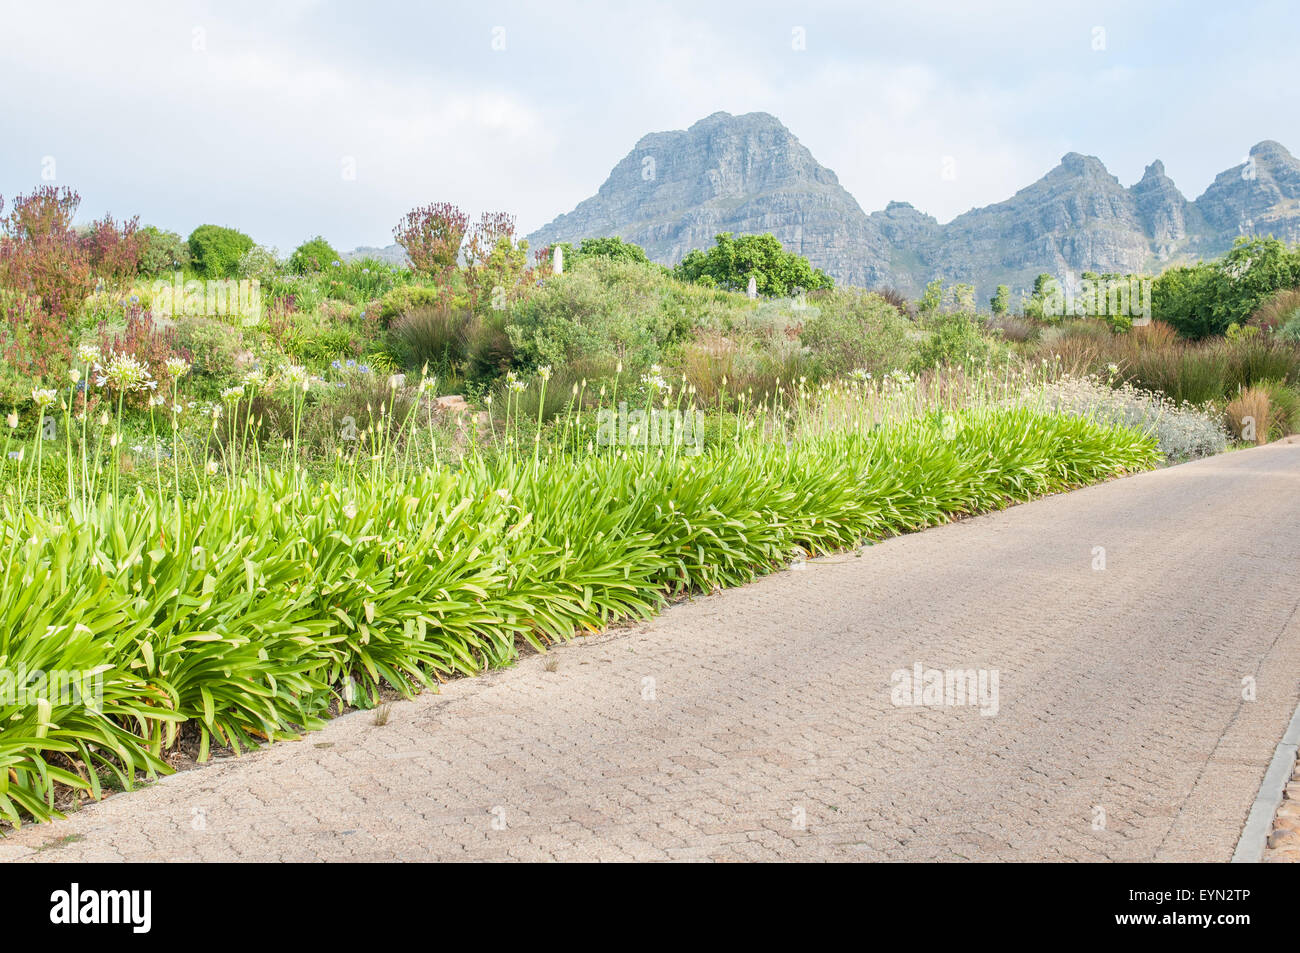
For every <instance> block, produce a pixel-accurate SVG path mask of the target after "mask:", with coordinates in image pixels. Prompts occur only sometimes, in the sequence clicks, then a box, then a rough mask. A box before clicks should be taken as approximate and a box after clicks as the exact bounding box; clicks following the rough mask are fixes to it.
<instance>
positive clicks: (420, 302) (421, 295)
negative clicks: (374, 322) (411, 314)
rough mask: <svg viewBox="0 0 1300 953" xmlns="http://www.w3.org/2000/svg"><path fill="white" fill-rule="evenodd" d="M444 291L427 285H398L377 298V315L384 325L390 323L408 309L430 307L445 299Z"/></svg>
mask: <svg viewBox="0 0 1300 953" xmlns="http://www.w3.org/2000/svg"><path fill="white" fill-rule="evenodd" d="M445 297H446V295H445V292H444V291H443V289H441V288H433V287H430V286H429V285H418V284H409V285H398V286H397V287H396V288H393V289H391V290H389V291H387V292H385V294H384V296H383V297H382V298H381V299H380V300H379V317H380V320H381V322H382V323H383V325H384V326H385V327H387V326H388V325H390V324H391V323H392V321H393V319H394V318H397V317H400V316H401V315H403V314H406V313H407V312H408V311H414V310H415V309H416V308H430V307H433V306H435V305H437V304H438V303H439V302H442V301H444V300H445Z"/></svg>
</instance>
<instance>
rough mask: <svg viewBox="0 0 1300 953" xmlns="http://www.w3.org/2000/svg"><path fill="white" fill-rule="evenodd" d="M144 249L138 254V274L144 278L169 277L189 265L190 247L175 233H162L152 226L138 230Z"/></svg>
mask: <svg viewBox="0 0 1300 953" xmlns="http://www.w3.org/2000/svg"><path fill="white" fill-rule="evenodd" d="M140 234H141V235H142V236H143V237H144V247H143V249H142V250H141V253H140V274H141V275H143V276H144V277H146V278H160V277H167V276H170V275H171V273H172V272H174V271H184V270H185V269H186V268H188V267H189V265H190V246H189V245H187V244H186V243H185V239H183V238H181V237H180V236H179V235H177V234H176V233H175V232H164V231H162V230H161V229H159V228H155V227H154V226H153V225H146V226H145V227H144V228H142V229H140Z"/></svg>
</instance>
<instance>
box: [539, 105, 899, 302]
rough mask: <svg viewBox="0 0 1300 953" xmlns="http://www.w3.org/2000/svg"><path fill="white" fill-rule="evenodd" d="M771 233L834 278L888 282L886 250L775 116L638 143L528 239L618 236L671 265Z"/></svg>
mask: <svg viewBox="0 0 1300 953" xmlns="http://www.w3.org/2000/svg"><path fill="white" fill-rule="evenodd" d="M724 231H730V232H736V233H737V234H744V233H753V232H760V233H761V232H771V233H772V234H773V235H775V236H776V237H777V238H779V239H780V240H781V243H782V244H783V245H785V247H786V248H788V249H790V250H792V251H797V252H798V253H799V254H801V255H807V256H808V257H809V258H811V259H813V261H814V262H815V263H816V264H817V265H818V266H819V267H821V268H823V269H825V270H826V271H828V272H830V273H833V274H834V275H835V277H836V280H838V281H841V282H848V283H851V284H865V285H872V284H877V283H879V282H881V281H885V280H888V278H889V275H890V272H889V270H888V268H887V266H888V263H889V246H888V243H887V242H886V241H885V239H884V236H883V235H882V234H881V232H880V230H879V228H878V227H877V226H876V225H874V224H873V223H872V222H871V221H870V220H869V219H868V218H867V216H866V214H865V213H864V212H863V211H862V209H861V208H860V207H859V206H858V203H857V201H856V200H855V199H854V198H853V196H852V195H850V194H849V193H848V192H847V191H846V190H845V189H844V187H843V186H842V185H840V182H839V179H837V178H836V177H835V173H834V172H832V171H831V170H830V169H828V168H826V167H825V166H823V165H822V164H821V163H819V162H818V161H817V160H816V159H814V158H813V156H812V153H810V152H809V151H808V150H807V148H805V147H804V146H803V144H802V143H800V142H799V140H798V139H796V138H795V137H794V135H793V134H792V133H791V132H790V130H788V129H786V128H785V126H783V125H782V124H781V123H780V122H779V121H778V120H777V119H776V118H775V117H773V116H769V115H767V114H766V113H750V114H749V115H746V116H732V115H730V114H728V113H724V112H719V113H714V114H713V115H712V116H709V117H707V118H705V119H701V120H700V121H699V122H697V123H696V124H695V125H693V126H691V128H690V129H687V130H686V131H684V132H683V131H676V132H655V133H651V134H650V135H648V136H645V137H643V138H642V139H641V141H640V142H638V143H637V144H636V146H635V147H634V148H633V149H632V151H631V152H629V153H628V154H627V156H626V157H625V158H624V159H623V160H622V161H621V162H619V164H618V165H616V166H615V167H614V171H613V172H611V173H610V175H609V178H608V179H606V180H605V183H604V184H603V185H602V186H601V187H600V190H599V191H598V192H597V193H596V194H595V195H594V196H592V197H591V198H589V199H587V200H586V201H584V202H580V203H579V204H578V207H577V208H575V209H574V210H573V211H572V212H569V213H568V214H567V215H561V216H560V217H559V218H557V219H556V220H555V221H553V222H551V223H550V224H549V225H547V226H545V227H543V228H541V229H539V230H538V231H536V232H534V233H533V234H532V235H529V236H528V240H529V243H530V244H531V245H532V246H533V247H534V248H537V247H544V246H546V245H549V244H551V243H552V242H555V241H566V240H568V241H572V240H581V239H583V238H588V237H592V236H600V235H619V236H620V237H622V238H623V239H625V240H627V241H633V242H636V244H638V245H641V246H642V247H643V248H645V250H646V253H647V254H648V255H650V257H651V258H653V259H654V260H656V261H661V262H664V263H667V264H672V263H675V262H677V261H679V260H680V259H681V258H682V257H683V256H684V255H685V254H686V253H687V252H688V251H691V250H692V249H695V248H703V247H707V246H709V245H712V244H713V238H714V236H715V235H717V234H718V233H719V232H724Z"/></svg>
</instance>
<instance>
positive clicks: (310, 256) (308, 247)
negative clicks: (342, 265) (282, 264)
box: [289, 235, 339, 275]
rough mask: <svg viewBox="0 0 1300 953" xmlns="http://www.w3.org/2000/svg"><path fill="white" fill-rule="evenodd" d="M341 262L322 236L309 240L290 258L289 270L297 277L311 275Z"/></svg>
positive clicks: (295, 250) (337, 254)
mask: <svg viewBox="0 0 1300 953" xmlns="http://www.w3.org/2000/svg"><path fill="white" fill-rule="evenodd" d="M336 261H339V253H338V252H336V251H335V250H334V247H333V246H332V245H330V243H329V242H327V241H325V239H324V238H322V237H321V236H320V235H317V236H316V237H315V238H309V239H308V240H307V241H305V242H303V243H302V244H301V245H299V246H298V247H297V248H296V249H294V252H293V254H292V255H290V256H289V270H290V271H292V272H293V273H294V274H296V275H309V274H312V273H313V272H317V271H324V270H325V269H326V268H328V267H330V266H331V265H332V264H334V262H336Z"/></svg>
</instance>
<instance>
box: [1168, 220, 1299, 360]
mask: <svg viewBox="0 0 1300 953" xmlns="http://www.w3.org/2000/svg"><path fill="white" fill-rule="evenodd" d="M1297 285H1300V248H1297V249H1292V250H1288V249H1287V247H1286V245H1285V244H1283V243H1282V242H1280V241H1278V240H1277V239H1275V238H1245V237H1241V238H1238V239H1237V243H1236V244H1235V245H1234V246H1233V247H1232V250H1231V251H1230V252H1228V254H1227V255H1225V256H1223V257H1222V258H1219V259H1217V260H1215V261H1212V262H1198V263H1197V264H1195V265H1187V266H1183V267H1179V268H1170V269H1168V270H1167V271H1165V272H1164V273H1163V274H1162V275H1161V276H1160V277H1159V278H1157V279H1156V280H1155V282H1154V284H1153V286H1152V290H1151V304H1152V312H1153V313H1154V315H1155V317H1157V318H1159V319H1161V320H1162V321H1167V322H1168V323H1170V324H1172V325H1173V326H1174V327H1175V328H1176V329H1177V330H1178V333H1179V334H1181V335H1183V336H1184V337H1187V338H1193V339H1199V338H1205V337H1210V336H1212V335H1221V334H1223V333H1225V332H1226V331H1227V329H1228V326H1229V325H1231V324H1239V325H1244V324H1246V323H1247V320H1248V319H1249V318H1250V316H1251V315H1252V314H1253V313H1254V312H1255V311H1256V310H1257V309H1258V308H1259V307H1260V305H1262V304H1263V303H1264V302H1265V301H1267V300H1268V298H1269V297H1270V296H1272V295H1273V294H1274V293H1275V292H1277V291H1279V290H1282V289H1286V288H1294V287H1296V286H1297Z"/></svg>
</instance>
